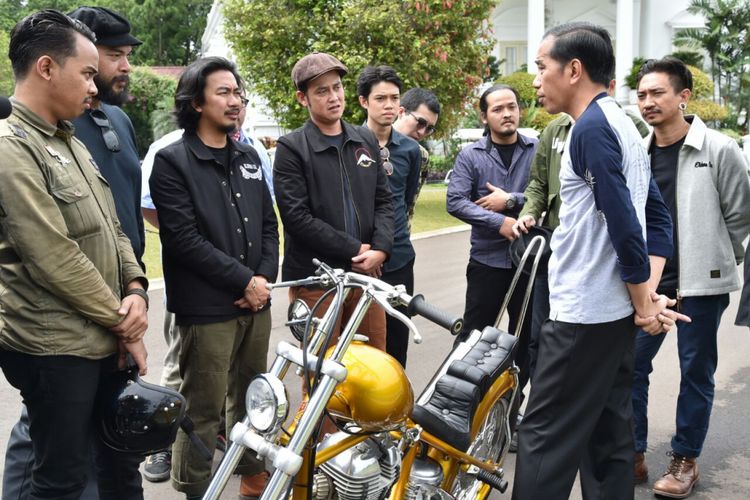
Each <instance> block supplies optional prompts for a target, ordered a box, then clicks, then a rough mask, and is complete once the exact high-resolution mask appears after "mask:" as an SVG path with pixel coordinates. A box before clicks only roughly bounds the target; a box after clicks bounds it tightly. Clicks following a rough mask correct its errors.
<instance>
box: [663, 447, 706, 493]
mask: <svg viewBox="0 0 750 500" xmlns="http://www.w3.org/2000/svg"><path fill="white" fill-rule="evenodd" d="M670 454H671V455H672V461H671V462H670V463H669V467H667V472H665V473H664V475H663V476H662V478H661V479H659V480H658V481H656V482H655V483H654V494H656V495H661V496H665V497H669V498H687V497H688V496H689V495H690V493H692V492H693V487H694V486H695V483H697V482H698V464H697V463H696V461H695V458H688V457H683V456H682V455H678V454H677V453H675V452H671V453H670Z"/></svg>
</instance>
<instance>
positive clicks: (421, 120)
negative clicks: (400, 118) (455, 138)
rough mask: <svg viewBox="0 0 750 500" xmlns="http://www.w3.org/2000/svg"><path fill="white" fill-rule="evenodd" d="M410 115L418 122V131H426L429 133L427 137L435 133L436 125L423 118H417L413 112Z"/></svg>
mask: <svg viewBox="0 0 750 500" xmlns="http://www.w3.org/2000/svg"><path fill="white" fill-rule="evenodd" d="M408 114H409V115H410V116H412V117H413V118H414V119H415V120H417V128H418V129H420V128H423V129H425V132H426V133H427V135H430V134H431V133H433V132H434V131H435V126H434V125H430V123H429V122H428V121H427V120H425V119H424V118H422V117H421V116H417V115H415V114H414V113H412V112H411V111H409V112H408Z"/></svg>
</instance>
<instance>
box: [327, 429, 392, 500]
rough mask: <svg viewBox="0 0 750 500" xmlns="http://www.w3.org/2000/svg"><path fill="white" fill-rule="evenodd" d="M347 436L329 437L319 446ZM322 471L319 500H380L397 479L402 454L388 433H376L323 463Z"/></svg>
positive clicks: (337, 434)
mask: <svg viewBox="0 0 750 500" xmlns="http://www.w3.org/2000/svg"><path fill="white" fill-rule="evenodd" d="M346 437H348V434H346V433H344V432H337V433H335V434H330V435H328V436H326V437H325V438H324V439H323V440H322V441H321V442H320V444H319V445H318V447H319V448H320V449H323V448H327V447H328V446H331V445H332V444H335V443H338V442H339V441H341V440H342V439H344V438H346ZM319 470H320V473H318V474H316V477H315V482H314V484H315V488H314V489H315V491H314V495H313V496H314V498H315V499H316V500H332V499H340V500H364V499H367V500H379V499H382V498H385V495H386V493H387V492H388V490H389V488H390V487H391V485H392V484H393V483H394V482H395V481H396V480H397V479H398V476H399V474H400V472H401V455H400V454H399V452H398V448H397V447H396V444H395V442H394V441H393V439H392V438H391V437H390V436H389V435H388V433H383V434H377V435H374V436H372V437H371V438H369V439H367V440H365V441H362V442H361V443H359V444H358V445H356V446H353V447H352V448H349V449H348V450H345V451H343V452H342V453H340V454H338V455H336V456H335V457H333V458H332V459H331V460H329V461H327V462H325V463H323V464H321V465H320V469H319ZM321 476H323V477H321Z"/></svg>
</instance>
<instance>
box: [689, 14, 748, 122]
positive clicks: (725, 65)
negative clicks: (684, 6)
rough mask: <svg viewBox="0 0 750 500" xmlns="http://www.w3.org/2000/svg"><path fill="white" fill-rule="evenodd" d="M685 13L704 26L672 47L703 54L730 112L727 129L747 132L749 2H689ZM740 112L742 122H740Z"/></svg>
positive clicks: (691, 30) (690, 31)
mask: <svg viewBox="0 0 750 500" xmlns="http://www.w3.org/2000/svg"><path fill="white" fill-rule="evenodd" d="M688 11H690V12H692V13H694V14H700V15H702V16H703V17H704V18H705V19H706V24H705V26H704V27H703V28H695V29H685V30H682V31H680V32H679V33H678V34H677V35H676V37H675V43H677V44H678V45H682V46H685V47H688V48H702V49H703V50H705V51H706V53H707V54H708V58H709V61H710V65H711V77H712V79H713V81H714V83H715V84H716V88H717V89H718V90H719V96H720V99H721V100H722V102H723V103H724V104H726V105H728V107H729V108H730V111H731V112H730V114H729V120H728V123H726V125H728V126H729V127H731V128H736V127H738V126H741V127H742V128H743V129H745V130H747V125H748V122H747V120H748V113H749V112H750V78H748V67H749V66H750V2H749V1H748V0H691V2H690V6H689V7H688ZM743 110H744V118H742V121H740V117H741V115H742V113H741V111H743Z"/></svg>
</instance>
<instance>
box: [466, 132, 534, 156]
mask: <svg viewBox="0 0 750 500" xmlns="http://www.w3.org/2000/svg"><path fill="white" fill-rule="evenodd" d="M516 135H517V136H518V143H517V144H518V145H519V146H521V147H522V148H529V147H532V146H533V145H534V143H532V142H531V141H530V140H529V138H528V137H526V136H525V135H523V134H522V133H521V132H517V134H516ZM483 141H484V142H483ZM472 147H473V148H474V149H484V150H485V152H487V153H488V154H492V149H493V146H492V136H491V135H490V134H487V135H486V136H485V137H483V138H481V139H479V140H478V141H477V142H475V143H474V145H473V146H472Z"/></svg>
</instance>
